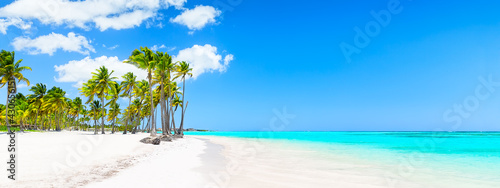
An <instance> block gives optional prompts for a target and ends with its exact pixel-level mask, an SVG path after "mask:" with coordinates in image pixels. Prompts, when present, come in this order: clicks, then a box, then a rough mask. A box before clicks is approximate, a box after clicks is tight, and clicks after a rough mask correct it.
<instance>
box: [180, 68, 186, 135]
mask: <svg viewBox="0 0 500 188" xmlns="http://www.w3.org/2000/svg"><path fill="white" fill-rule="evenodd" d="M182 79H183V81H182V106H181V110H182V113H181V125H180V126H179V129H180V134H181V135H184V112H185V111H184V96H185V95H186V92H185V90H186V77H185V76H184V77H183V78H182Z"/></svg>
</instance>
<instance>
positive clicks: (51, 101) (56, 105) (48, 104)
mask: <svg viewBox="0 0 500 188" xmlns="http://www.w3.org/2000/svg"><path fill="white" fill-rule="evenodd" d="M65 95H66V92H65V91H63V90H62V89H61V88H58V87H55V86H54V87H52V89H50V90H49V91H48V92H47V95H45V96H44V99H43V101H44V106H43V107H44V108H46V109H48V110H49V111H52V112H53V113H54V122H55V124H56V131H60V130H61V127H60V124H59V123H60V121H61V119H62V114H63V111H64V109H65V108H66V106H68V100H66V99H67V98H66V97H65Z"/></svg>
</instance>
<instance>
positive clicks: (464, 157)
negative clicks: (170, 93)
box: [185, 132, 500, 186]
mask: <svg viewBox="0 0 500 188" xmlns="http://www.w3.org/2000/svg"><path fill="white" fill-rule="evenodd" d="M185 134H186V135H210V136H228V137H237V138H255V139H264V140H276V141H284V142H289V143H290V144H295V145H301V146H306V147H307V148H309V149H313V150H318V151H322V152H326V153H332V154H335V155H344V156H350V157H355V158H358V159H360V160H369V161H375V162H377V163H379V164H382V165H383V164H387V165H392V166H393V168H400V169H399V171H407V172H413V171H418V172H420V173H436V174H440V175H443V176H453V177H456V178H465V179H472V180H482V181H488V182H498V183H499V186H500V132H185Z"/></svg>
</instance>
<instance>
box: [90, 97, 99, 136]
mask: <svg viewBox="0 0 500 188" xmlns="http://www.w3.org/2000/svg"><path fill="white" fill-rule="evenodd" d="M90 108H91V111H90V112H91V116H92V118H93V119H94V128H95V131H94V134H98V133H97V127H98V126H97V120H98V118H99V116H100V113H99V109H101V108H102V105H101V103H100V102H99V101H98V100H95V101H93V102H92V103H90Z"/></svg>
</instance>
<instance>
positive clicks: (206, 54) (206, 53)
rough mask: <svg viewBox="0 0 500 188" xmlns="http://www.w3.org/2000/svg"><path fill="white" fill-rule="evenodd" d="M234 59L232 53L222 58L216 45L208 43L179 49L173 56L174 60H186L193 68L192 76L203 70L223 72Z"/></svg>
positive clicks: (195, 76)
mask: <svg viewBox="0 0 500 188" xmlns="http://www.w3.org/2000/svg"><path fill="white" fill-rule="evenodd" d="M233 59H234V56H233V55H232V54H228V55H226V56H225V57H224V59H222V55H220V54H218V53H217V47H215V46H212V45H210V44H205V45H204V46H200V45H194V46H193V47H191V48H186V49H183V50H180V51H179V54H178V55H177V56H175V57H174V59H173V60H174V61H186V62H187V63H189V64H190V66H191V67H192V68H193V78H194V79H196V78H197V77H198V76H200V75H201V74H203V73H205V72H211V73H212V72H214V71H218V72H221V73H223V72H225V71H226V70H227V68H228V67H229V63H230V62H231V61H232V60H233Z"/></svg>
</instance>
